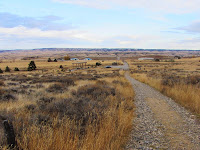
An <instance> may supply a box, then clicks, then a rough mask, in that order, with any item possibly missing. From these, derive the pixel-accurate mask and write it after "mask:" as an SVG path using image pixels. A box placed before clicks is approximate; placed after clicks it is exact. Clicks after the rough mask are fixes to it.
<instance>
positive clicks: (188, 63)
mask: <svg viewBox="0 0 200 150" xmlns="http://www.w3.org/2000/svg"><path fill="white" fill-rule="evenodd" d="M199 60H200V58H199V57H197V58H182V59H176V60H174V61H172V62H165V61H161V62H155V61H138V60H129V61H128V62H129V64H130V67H131V70H130V72H131V73H132V76H133V77H134V78H136V79H138V80H139V81H142V82H144V83H147V84H149V85H151V86H152V87H154V88H156V89H158V90H159V91H161V92H162V93H164V94H166V95H167V96H169V97H171V98H173V99H174V100H176V102H178V103H179V104H181V105H182V106H184V107H186V108H188V109H189V110H191V111H192V112H194V113H196V114H197V115H199V114H200V95H199V93H200V90H199V87H200V62H199ZM138 66H140V67H139V68H138Z"/></svg>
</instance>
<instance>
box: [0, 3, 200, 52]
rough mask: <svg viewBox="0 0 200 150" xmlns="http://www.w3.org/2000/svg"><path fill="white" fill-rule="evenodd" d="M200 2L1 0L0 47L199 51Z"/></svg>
mask: <svg viewBox="0 0 200 150" xmlns="http://www.w3.org/2000/svg"><path fill="white" fill-rule="evenodd" d="M199 6H200V1H199V0H190V1H189V0H162V1H159V0H28V1H27V0H1V1H0V49H32V48H43V47H58V48H59V47H65V48H67V47H75V48H76V47H77V48H79V47H84V48H101V47H102V48H104V47H107V48H165V49H200V7H199Z"/></svg>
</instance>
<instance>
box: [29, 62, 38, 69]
mask: <svg viewBox="0 0 200 150" xmlns="http://www.w3.org/2000/svg"><path fill="white" fill-rule="evenodd" d="M36 68H37V67H36V65H35V62H34V61H31V62H30V63H29V65H28V71H32V70H36Z"/></svg>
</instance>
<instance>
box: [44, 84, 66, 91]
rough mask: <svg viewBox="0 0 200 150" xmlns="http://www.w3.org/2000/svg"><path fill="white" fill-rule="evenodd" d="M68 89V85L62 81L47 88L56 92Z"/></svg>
mask: <svg viewBox="0 0 200 150" xmlns="http://www.w3.org/2000/svg"><path fill="white" fill-rule="evenodd" d="M66 90H67V87H66V86H64V84H62V83H55V84H53V85H51V86H49V87H48V88H47V89H46V91H47V92H55V93H57V92H59V93H63V92H64V91H66Z"/></svg>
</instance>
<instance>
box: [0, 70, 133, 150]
mask: <svg viewBox="0 0 200 150" xmlns="http://www.w3.org/2000/svg"><path fill="white" fill-rule="evenodd" d="M78 72H80V73H78ZM82 72H83V71H82ZM82 72H81V71H77V74H76V75H74V74H75V72H74V73H73V74H66V73H62V76H58V75H59V74H58V75H56V76H55V75H54V76H53V75H52V74H51V73H49V74H46V75H44V77H41V75H40V74H38V73H35V74H33V73H32V74H31V75H20V74H19V75H12V76H11V75H4V76H1V79H2V80H5V82H0V87H1V89H0V92H2V94H1V101H0V110H1V111H0V114H1V115H3V116H5V117H6V118H8V119H9V120H10V121H12V122H13V126H14V129H15V133H16V139H17V144H18V147H19V149H28V150H32V149H41V150H43V149H44V150H45V149H56V150H57V149H63V150H67V149H69V150H73V149H99V150H100V149H122V148H123V146H124V144H125V143H126V139H127V136H128V134H129V132H130V131H131V129H132V119H133V108H134V107H133V96H134V94H133V90H132V87H131V85H130V84H129V83H128V82H127V81H126V80H125V78H124V77H123V75H120V74H112V78H109V76H108V75H106V73H105V74H102V73H101V74H100V72H98V69H97V71H96V73H95V74H96V75H93V74H88V73H87V74H82ZM108 72H109V71H108ZM111 72H113V71H111ZM107 74H111V73H107ZM97 76H98V78H97ZM106 76H107V77H106ZM4 85H6V86H4Z"/></svg>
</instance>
